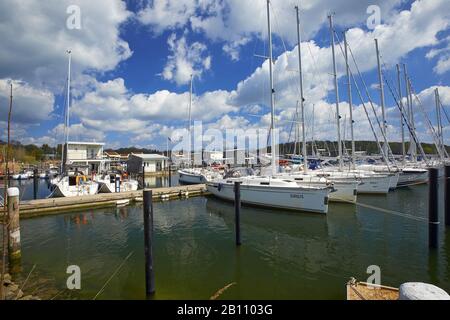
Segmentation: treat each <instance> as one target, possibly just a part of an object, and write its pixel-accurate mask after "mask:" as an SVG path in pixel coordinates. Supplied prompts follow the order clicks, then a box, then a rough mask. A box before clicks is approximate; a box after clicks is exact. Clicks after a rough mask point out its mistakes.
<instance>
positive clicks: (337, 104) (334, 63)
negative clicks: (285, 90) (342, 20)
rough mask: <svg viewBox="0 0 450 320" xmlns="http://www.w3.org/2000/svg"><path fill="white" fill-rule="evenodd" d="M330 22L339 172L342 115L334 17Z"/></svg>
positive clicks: (331, 17) (330, 18)
mask: <svg viewBox="0 0 450 320" xmlns="http://www.w3.org/2000/svg"><path fill="white" fill-rule="evenodd" d="M328 19H329V21H330V36H331V52H332V55H333V78H334V92H335V96H336V120H337V138H338V156H339V170H342V168H343V162H342V160H343V159H342V141H341V115H340V113H339V86H338V80H337V68H336V54H335V49H334V28H333V16H332V15H331V14H330V15H329V16H328Z"/></svg>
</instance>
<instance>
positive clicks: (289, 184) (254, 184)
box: [207, 0, 331, 213]
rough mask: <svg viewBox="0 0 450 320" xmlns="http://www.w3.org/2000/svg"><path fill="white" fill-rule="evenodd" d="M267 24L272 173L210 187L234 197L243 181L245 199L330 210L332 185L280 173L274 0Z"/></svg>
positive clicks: (260, 203) (283, 206) (284, 206)
mask: <svg viewBox="0 0 450 320" xmlns="http://www.w3.org/2000/svg"><path fill="white" fill-rule="evenodd" d="M267 24H268V34H269V76H270V93H271V132H272V134H271V146H272V157H271V176H248V177H243V178H229V179H217V180H213V181H210V182H208V183H207V188H208V191H209V192H211V193H212V194H213V195H215V196H216V197H218V198H222V199H225V200H233V199H234V183H235V182H239V183H240V184H241V187H240V190H241V201H242V203H244V204H251V205H257V206H263V207H272V208H280V209H289V210H298V211H308V212H317V213H327V212H328V196H329V193H330V190H331V187H328V186H322V187H315V186H310V185H307V184H302V183H300V182H296V181H294V180H292V179H285V178H283V177H276V174H277V164H276V158H277V157H276V152H275V135H274V129H275V126H274V114H275V99H274V92H275V90H274V83H273V70H272V68H273V65H272V64H273V58H272V30H271V23H270V0H267Z"/></svg>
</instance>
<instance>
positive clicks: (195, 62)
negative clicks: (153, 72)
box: [162, 33, 212, 85]
mask: <svg viewBox="0 0 450 320" xmlns="http://www.w3.org/2000/svg"><path fill="white" fill-rule="evenodd" d="M167 44H168V46H169V51H170V55H169V56H168V59H167V63H166V65H165V67H164V70H163V72H162V77H163V79H165V80H170V81H174V82H175V83H176V84H178V85H183V84H187V83H188V82H189V81H190V78H191V75H192V76H195V77H201V76H202V74H203V72H205V71H207V70H209V69H210V68H211V59H212V58H211V56H210V55H208V52H207V47H206V45H205V44H203V43H200V42H197V41H196V42H194V43H192V44H188V42H187V39H186V35H183V36H181V37H180V38H177V35H176V34H175V33H173V34H171V35H170V36H169V38H168V40H167Z"/></svg>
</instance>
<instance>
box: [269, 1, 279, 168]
mask: <svg viewBox="0 0 450 320" xmlns="http://www.w3.org/2000/svg"><path fill="white" fill-rule="evenodd" d="M267 26H268V33H269V80H270V132H271V133H270V136H271V153H272V159H271V168H272V175H275V174H276V173H277V164H276V161H277V159H276V152H275V149H276V146H275V132H274V131H275V89H274V86H273V53H272V25H271V23H270V0H267Z"/></svg>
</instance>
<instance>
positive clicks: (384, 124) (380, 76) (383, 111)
mask: <svg viewBox="0 0 450 320" xmlns="http://www.w3.org/2000/svg"><path fill="white" fill-rule="evenodd" d="M375 49H376V52H377V64H378V80H379V85H380V101H381V117H382V121H383V125H382V127H381V129H382V130H383V135H384V136H385V137H386V140H387V122H386V111H385V108H386V107H385V101H384V84H383V74H382V72H381V61H380V49H379V48H378V39H375ZM383 150H384V154H386V155H388V159H389V154H388V146H387V145H386V144H385V145H383Z"/></svg>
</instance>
